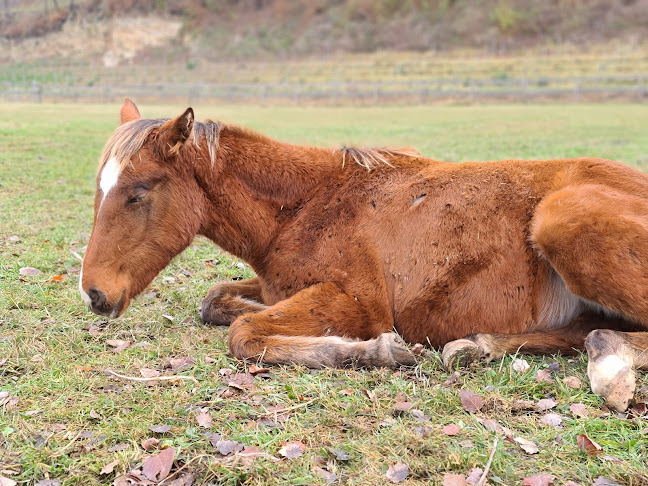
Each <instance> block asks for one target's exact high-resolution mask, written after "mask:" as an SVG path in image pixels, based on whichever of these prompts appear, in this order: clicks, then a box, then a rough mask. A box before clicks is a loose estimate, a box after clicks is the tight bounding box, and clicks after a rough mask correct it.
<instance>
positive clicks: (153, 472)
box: [142, 447, 176, 482]
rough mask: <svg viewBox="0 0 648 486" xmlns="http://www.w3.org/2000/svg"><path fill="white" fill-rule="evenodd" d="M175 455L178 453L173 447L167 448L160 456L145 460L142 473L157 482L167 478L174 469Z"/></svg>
mask: <svg viewBox="0 0 648 486" xmlns="http://www.w3.org/2000/svg"><path fill="white" fill-rule="evenodd" d="M175 453H176V451H175V449H174V448H173V447H167V448H166V449H162V451H160V453H159V454H157V455H155V456H149V457H147V458H146V459H144V462H143V463H142V473H143V474H144V476H146V477H147V478H148V479H150V480H151V481H155V482H158V481H161V480H162V479H164V478H166V477H167V476H168V475H169V473H170V472H171V468H172V467H173V459H174V458H175Z"/></svg>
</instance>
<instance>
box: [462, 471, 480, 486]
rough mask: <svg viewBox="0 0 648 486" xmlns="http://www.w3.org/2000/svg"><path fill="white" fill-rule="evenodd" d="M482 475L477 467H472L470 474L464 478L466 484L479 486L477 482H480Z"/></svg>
mask: <svg viewBox="0 0 648 486" xmlns="http://www.w3.org/2000/svg"><path fill="white" fill-rule="evenodd" d="M483 474H484V471H482V469H481V468H479V467H474V468H472V470H471V471H470V474H469V475H468V477H467V478H466V482H467V483H468V484H470V485H472V486H477V484H479V481H480V480H481V478H482V476H483Z"/></svg>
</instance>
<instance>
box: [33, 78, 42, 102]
mask: <svg viewBox="0 0 648 486" xmlns="http://www.w3.org/2000/svg"><path fill="white" fill-rule="evenodd" d="M32 101H33V102H34V103H42V101H43V87H42V86H41V85H40V84H39V83H38V81H36V80H35V79H34V80H33V81H32Z"/></svg>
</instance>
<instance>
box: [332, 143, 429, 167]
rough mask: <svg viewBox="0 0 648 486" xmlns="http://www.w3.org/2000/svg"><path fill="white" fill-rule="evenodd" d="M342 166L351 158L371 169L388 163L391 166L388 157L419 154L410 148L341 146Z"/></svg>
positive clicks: (416, 155)
mask: <svg viewBox="0 0 648 486" xmlns="http://www.w3.org/2000/svg"><path fill="white" fill-rule="evenodd" d="M340 152H341V153H342V167H344V166H345V165H346V161H347V159H349V160H352V161H353V162H355V163H356V164H358V165H359V166H360V167H364V168H365V169H367V170H371V169H373V168H375V167H377V166H379V165H388V166H389V167H393V166H392V164H391V163H390V162H389V160H388V158H391V157H396V156H405V157H419V156H420V155H421V154H419V153H418V152H417V151H416V150H415V149H412V148H409V147H408V148H398V149H391V148H387V147H379V148H357V147H342V148H341V149H340Z"/></svg>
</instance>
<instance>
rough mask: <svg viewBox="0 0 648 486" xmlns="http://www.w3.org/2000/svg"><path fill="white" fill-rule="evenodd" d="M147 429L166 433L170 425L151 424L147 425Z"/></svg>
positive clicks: (157, 432)
mask: <svg viewBox="0 0 648 486" xmlns="http://www.w3.org/2000/svg"><path fill="white" fill-rule="evenodd" d="M149 430H151V431H153V432H155V433H156V434H166V433H167V432H168V431H169V430H171V426H170V425H153V426H151V427H149Z"/></svg>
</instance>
